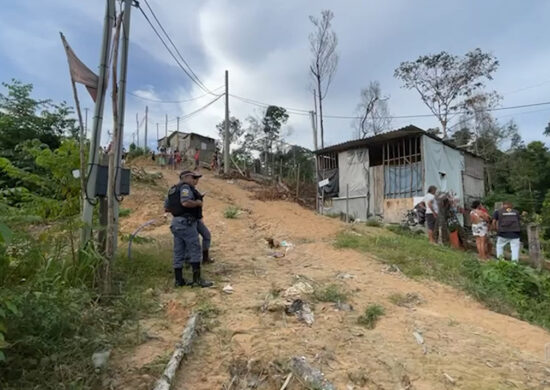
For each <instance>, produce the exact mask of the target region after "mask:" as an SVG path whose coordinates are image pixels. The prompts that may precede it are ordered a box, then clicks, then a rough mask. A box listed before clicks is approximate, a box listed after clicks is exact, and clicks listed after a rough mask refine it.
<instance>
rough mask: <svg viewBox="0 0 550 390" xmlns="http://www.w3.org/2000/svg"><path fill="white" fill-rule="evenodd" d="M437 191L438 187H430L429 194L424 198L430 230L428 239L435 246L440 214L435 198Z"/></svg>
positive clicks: (427, 223) (427, 224)
mask: <svg viewBox="0 0 550 390" xmlns="http://www.w3.org/2000/svg"><path fill="white" fill-rule="evenodd" d="M436 191H437V187H436V186H430V187H429V188H428V193H427V194H426V195H425V196H424V203H425V204H426V227H427V228H428V239H429V240H430V242H431V243H433V244H435V243H436V242H435V238H434V231H435V229H436V226H437V223H436V222H437V214H438V213H439V209H438V206H437V199H436V198H435V193H436Z"/></svg>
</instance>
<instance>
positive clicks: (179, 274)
mask: <svg viewBox="0 0 550 390" xmlns="http://www.w3.org/2000/svg"><path fill="white" fill-rule="evenodd" d="M174 276H175V279H176V281H175V283H174V287H183V286H185V285H186V284H187V283H185V280H184V279H183V270H182V269H181V268H174Z"/></svg>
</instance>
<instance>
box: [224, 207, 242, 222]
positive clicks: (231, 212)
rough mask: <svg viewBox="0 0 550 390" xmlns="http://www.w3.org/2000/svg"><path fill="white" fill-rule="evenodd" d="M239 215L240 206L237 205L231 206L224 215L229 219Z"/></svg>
mask: <svg viewBox="0 0 550 390" xmlns="http://www.w3.org/2000/svg"><path fill="white" fill-rule="evenodd" d="M238 215H239V208H238V207H235V206H229V207H228V208H226V209H225V211H224V212H223V216H224V217H225V218H228V219H235V218H237V216H238Z"/></svg>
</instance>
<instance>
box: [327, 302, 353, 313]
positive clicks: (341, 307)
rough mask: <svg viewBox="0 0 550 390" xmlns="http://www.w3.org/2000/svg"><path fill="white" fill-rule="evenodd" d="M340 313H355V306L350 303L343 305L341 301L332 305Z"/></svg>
mask: <svg viewBox="0 0 550 390" xmlns="http://www.w3.org/2000/svg"><path fill="white" fill-rule="evenodd" d="M332 306H333V307H334V308H335V309H336V310H338V311H353V306H352V305H350V304H348V303H342V302H340V301H338V302H336V303H335V304H334V305H332Z"/></svg>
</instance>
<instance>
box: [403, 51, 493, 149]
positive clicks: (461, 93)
mask: <svg viewBox="0 0 550 390" xmlns="http://www.w3.org/2000/svg"><path fill="white" fill-rule="evenodd" d="M497 67H498V61H497V59H496V58H495V57H494V56H492V55H491V54H489V53H484V52H482V51H481V49H475V50H472V51H470V52H468V53H466V54H465V55H464V57H459V56H456V55H452V54H449V53H447V52H445V51H442V52H441V53H438V54H432V55H424V56H420V57H418V59H416V60H415V61H406V62H402V63H401V64H400V65H399V67H398V68H397V69H396V70H395V72H394V76H395V77H397V78H398V79H400V80H401V81H402V82H403V87H404V88H407V89H414V90H416V91H417V92H418V93H419V94H420V97H421V99H422V101H423V102H424V104H426V106H428V108H429V109H430V111H431V112H432V113H433V114H434V115H435V116H436V118H437V120H438V121H439V123H441V130H442V135H443V138H447V135H448V134H447V130H448V124H449V120H450V119H451V118H450V117H451V116H452V115H453V114H454V113H456V112H457V111H459V110H460V109H462V108H463V103H464V100H465V99H467V98H469V97H471V96H472V95H473V93H474V92H475V91H477V90H480V89H482V88H483V87H484V83H483V81H484V80H492V78H493V73H494V72H495V71H496V69H497Z"/></svg>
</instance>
